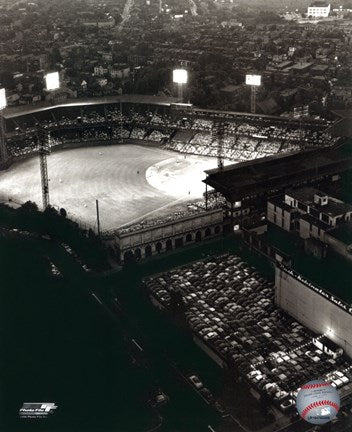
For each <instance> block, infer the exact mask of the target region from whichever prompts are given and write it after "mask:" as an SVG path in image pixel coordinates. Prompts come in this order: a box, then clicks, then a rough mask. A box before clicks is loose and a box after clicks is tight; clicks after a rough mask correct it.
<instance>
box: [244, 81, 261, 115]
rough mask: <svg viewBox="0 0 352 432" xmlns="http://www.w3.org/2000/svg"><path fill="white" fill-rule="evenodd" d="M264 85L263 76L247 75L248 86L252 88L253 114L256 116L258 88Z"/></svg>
mask: <svg viewBox="0 0 352 432" xmlns="http://www.w3.org/2000/svg"><path fill="white" fill-rule="evenodd" d="M261 83H262V77H261V75H246V84H247V85H249V86H251V113H252V114H255V108H256V99H257V88H258V87H259V86H260V85H261Z"/></svg>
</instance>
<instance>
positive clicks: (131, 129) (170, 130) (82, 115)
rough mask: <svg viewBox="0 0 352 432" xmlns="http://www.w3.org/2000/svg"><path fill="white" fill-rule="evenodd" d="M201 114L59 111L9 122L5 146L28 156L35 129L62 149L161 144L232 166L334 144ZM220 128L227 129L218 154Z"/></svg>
mask: <svg viewBox="0 0 352 432" xmlns="http://www.w3.org/2000/svg"><path fill="white" fill-rule="evenodd" d="M202 114H204V113H203V112H202V111H199V110H198V111H194V112H183V113H181V114H180V113H178V114H177V115H174V114H173V113H172V112H171V111H167V109H166V108H165V107H162V108H161V107H157V106H156V107H154V108H151V107H150V106H147V107H143V106H142V105H138V104H132V105H130V106H127V107H124V108H122V110H121V107H120V106H119V105H106V106H104V105H98V106H89V105H88V106H83V107H79V106H73V107H60V108H55V109H53V110H44V111H41V112H38V113H35V114H33V115H23V116H19V117H16V118H15V119H13V120H10V121H9V122H8V123H9V124H8V125H7V126H8V128H7V129H8V137H9V138H11V139H9V140H8V146H9V151H10V154H12V155H13V156H18V155H21V154H22V155H23V154H29V153H31V152H32V151H33V150H34V147H33V142H34V141H35V140H34V139H32V138H29V137H30V136H34V135H35V133H36V125H37V124H40V125H42V126H44V128H46V129H47V130H48V132H50V134H51V136H52V137H53V138H54V139H55V140H56V141H57V140H61V142H62V143H66V142H70V141H73V142H77V141H83V140H96V141H99V140H101V141H106V140H111V139H114V140H121V139H127V138H130V139H133V140H145V141H153V142H157V143H161V144H163V146H164V147H165V148H166V149H170V150H175V151H178V152H182V153H190V154H195V155H204V156H214V157H216V156H218V154H219V153H220V152H221V153H222V155H223V157H224V158H225V159H228V160H234V161H235V160H247V159H254V158H257V157H263V156H267V155H271V154H276V153H278V152H284V151H285V152H286V151H294V150H299V149H302V148H306V147H313V146H325V145H330V144H333V143H334V142H335V140H336V139H334V138H332V137H331V136H330V135H329V134H328V132H326V131H325V130H324V129H323V127H322V125H320V124H316V125H315V127H313V126H312V127H308V123H307V124H305V123H304V122H303V123H302V122H301V123H297V124H293V123H292V122H291V121H290V120H287V121H286V122H285V121H283V120H281V119H277V120H276V121H274V120H272V119H268V118H265V117H263V118H257V117H255V116H251V115H249V114H248V115H247V114H241V115H240V114H238V115H235V114H234V113H230V114H226V113H223V112H221V113H220V112H213V113H211V114H210V113H209V112H207V113H206V115H207V117H205V116H202ZM210 117H211V118H210ZM219 122H222V123H223V124H224V125H225V126H223V129H224V133H223V134H222V150H220V148H219V147H220V145H219V142H220V141H219V140H220V138H219V134H218V133H217V128H218V125H219ZM16 137H17V139H16ZM56 141H55V142H56Z"/></svg>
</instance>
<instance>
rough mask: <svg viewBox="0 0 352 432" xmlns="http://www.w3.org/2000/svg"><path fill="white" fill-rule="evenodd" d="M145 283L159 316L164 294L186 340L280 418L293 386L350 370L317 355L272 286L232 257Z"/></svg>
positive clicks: (308, 336)
mask: <svg viewBox="0 0 352 432" xmlns="http://www.w3.org/2000/svg"><path fill="white" fill-rule="evenodd" d="M145 283H146V285H147V287H148V288H149V290H150V293H151V295H152V296H154V297H155V298H156V299H157V300H158V301H159V303H161V304H163V305H164V306H165V307H166V308H168V307H169V306H170V304H171V301H172V300H171V299H172V298H173V296H172V292H179V293H181V295H182V299H183V304H184V309H185V315H186V318H187V321H188V324H189V326H190V328H191V330H192V331H193V332H194V334H195V335H196V336H197V337H198V338H200V339H201V340H202V341H203V343H205V344H206V345H207V346H208V347H209V348H211V349H212V350H213V351H214V352H215V353H216V354H217V355H218V356H219V357H221V358H222V359H223V360H224V361H225V362H226V363H227V364H228V365H229V366H232V367H235V368H237V369H238V370H239V371H241V373H243V374H244V376H246V378H247V380H248V381H249V382H250V383H251V385H252V386H253V387H255V388H256V389H257V391H258V392H259V393H260V394H265V395H268V396H269V397H271V398H272V400H273V401H275V402H276V403H277V405H278V406H281V409H282V410H284V411H285V410H287V409H289V407H290V406H292V405H293V404H294V397H295V393H296V392H297V389H298V388H299V387H300V385H302V384H303V383H305V382H307V381H310V380H312V379H316V378H318V377H323V376H327V375H328V374H329V373H332V372H334V371H337V370H338V371H341V370H344V369H346V368H348V367H349V366H350V365H351V363H350V362H349V360H348V359H347V357H345V356H341V357H338V358H332V357H330V356H329V355H328V354H326V353H324V352H323V351H321V350H319V349H317V348H316V346H315V345H314V344H313V337H315V338H316V337H318V336H317V335H314V334H313V333H312V332H311V331H309V330H308V329H306V328H305V327H303V326H302V325H300V324H299V323H298V322H296V321H295V320H294V319H292V318H291V317H290V316H288V315H287V314H286V313H285V312H283V311H282V310H281V309H279V308H278V307H277V306H276V305H275V301H274V297H275V288H274V283H273V282H272V281H269V280H267V279H266V278H264V277H263V276H261V275H260V274H259V273H258V272H257V271H256V269H254V268H252V267H250V266H249V265H248V264H247V263H246V262H244V261H243V260H242V259H241V258H240V257H239V256H235V255H222V256H217V257H211V258H208V259H206V260H203V261H200V262H196V263H194V264H191V265H187V266H184V267H181V268H177V269H174V270H171V271H169V272H167V273H164V274H162V275H158V276H156V277H153V278H148V279H147V280H146V281H145ZM345 381H346V380H345ZM338 383H339V382H338ZM346 383H347V381H346Z"/></svg>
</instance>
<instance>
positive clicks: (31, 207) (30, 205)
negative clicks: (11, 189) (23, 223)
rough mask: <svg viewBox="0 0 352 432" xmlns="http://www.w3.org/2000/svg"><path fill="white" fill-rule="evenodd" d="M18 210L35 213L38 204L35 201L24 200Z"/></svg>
mask: <svg viewBox="0 0 352 432" xmlns="http://www.w3.org/2000/svg"><path fill="white" fill-rule="evenodd" d="M19 211H20V212H23V213H35V212H37V211H38V206H37V204H36V203H35V202H32V201H26V202H25V203H24V204H22V205H21V207H20V208H19Z"/></svg>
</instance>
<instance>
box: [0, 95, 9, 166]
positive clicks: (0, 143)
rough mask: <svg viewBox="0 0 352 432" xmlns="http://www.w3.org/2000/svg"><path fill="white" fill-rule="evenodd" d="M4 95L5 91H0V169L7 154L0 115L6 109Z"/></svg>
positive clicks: (1, 116) (0, 115) (3, 121)
mask: <svg viewBox="0 0 352 432" xmlns="http://www.w3.org/2000/svg"><path fill="white" fill-rule="evenodd" d="M6 105H7V103H6V93H5V89H4V88H2V89H0V167H1V166H3V165H5V164H6V162H7V159H8V153H7V148H6V138H5V120H4V117H3V115H2V111H3V109H4V108H6Z"/></svg>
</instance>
